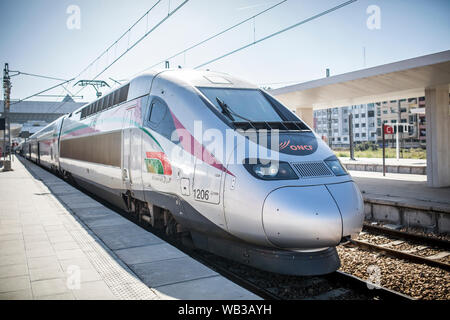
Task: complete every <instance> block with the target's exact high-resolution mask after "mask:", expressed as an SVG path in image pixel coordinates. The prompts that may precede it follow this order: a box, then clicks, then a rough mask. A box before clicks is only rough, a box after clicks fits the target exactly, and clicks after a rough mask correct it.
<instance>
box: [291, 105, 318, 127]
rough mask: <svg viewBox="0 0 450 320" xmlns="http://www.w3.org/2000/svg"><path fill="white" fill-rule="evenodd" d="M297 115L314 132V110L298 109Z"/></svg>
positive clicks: (296, 110)
mask: <svg viewBox="0 0 450 320" xmlns="http://www.w3.org/2000/svg"><path fill="white" fill-rule="evenodd" d="M295 114H296V115H298V116H299V117H300V119H302V120H303V121H304V122H306V124H307V125H308V126H310V127H311V129H313V130H314V113H313V108H312V107H311V108H297V109H295Z"/></svg>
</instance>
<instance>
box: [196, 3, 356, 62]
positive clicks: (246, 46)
mask: <svg viewBox="0 0 450 320" xmlns="http://www.w3.org/2000/svg"><path fill="white" fill-rule="evenodd" d="M356 1H358V0H350V1H347V2H344V3H341V4H340V5H337V6H335V7H333V8H330V9H328V10H325V11H322V12H321V13H319V14H316V15H314V16H312V17H309V18H307V19H304V20H302V21H300V22H298V23H296V24H293V25H291V26H289V27H287V28H284V29H282V30H279V31H277V32H274V33H271V34H269V35H268V36H265V37H263V38H261V39H259V40H256V41H253V42H251V43H248V44H246V45H244V46H242V47H239V48H237V49H235V50H232V51H230V52H227V53H225V54H223V55H221V56H219V57H217V58H214V59H212V60H209V61H207V62H204V63H202V64H200V65H198V66H196V67H195V68H194V69H199V68H201V67H204V66H206V65H208V64H211V63H213V62H216V61H218V60H221V59H223V58H225V57H228V56H230V55H232V54H234V53H236V52H239V51H241V50H244V49H246V48H248V47H251V46H253V45H256V44H257V43H260V42H263V41H265V40H268V39H270V38H273V37H275V36H277V35H279V34H281V33H284V32H286V31H289V30H291V29H293V28H296V27H298V26H300V25H302V24H305V23H307V22H310V21H312V20H315V19H317V18H320V17H322V16H324V15H326V14H329V13H331V12H333V11H336V10H338V9H340V8H343V7H345V6H348V5H350V4H352V3H354V2H356Z"/></svg>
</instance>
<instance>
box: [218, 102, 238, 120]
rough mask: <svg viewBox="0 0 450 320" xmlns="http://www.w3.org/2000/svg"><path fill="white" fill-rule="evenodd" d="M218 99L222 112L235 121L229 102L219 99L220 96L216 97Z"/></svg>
mask: <svg viewBox="0 0 450 320" xmlns="http://www.w3.org/2000/svg"><path fill="white" fill-rule="evenodd" d="M216 101H217V103H218V104H219V106H220V108H221V109H222V113H223V114H224V115H226V116H227V117H228V118H230V120H231V121H234V118H233V116H232V115H231V112H230V109H229V108H228V106H227V104H226V103H225V102H223V101H222V100H220V99H219V97H216Z"/></svg>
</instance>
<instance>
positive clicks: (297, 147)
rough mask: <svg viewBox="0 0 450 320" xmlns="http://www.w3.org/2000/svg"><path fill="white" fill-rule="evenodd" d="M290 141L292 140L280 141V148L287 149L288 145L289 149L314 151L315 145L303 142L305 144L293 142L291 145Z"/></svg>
mask: <svg viewBox="0 0 450 320" xmlns="http://www.w3.org/2000/svg"><path fill="white" fill-rule="evenodd" d="M290 143H291V140H288V141H283V142H281V143H280V150H283V149H285V148H286V147H288V146H289V149H291V150H292V151H297V150H301V151H304V150H308V151H312V149H313V146H312V145H310V144H303V145H302V144H297V145H294V144H292V145H290Z"/></svg>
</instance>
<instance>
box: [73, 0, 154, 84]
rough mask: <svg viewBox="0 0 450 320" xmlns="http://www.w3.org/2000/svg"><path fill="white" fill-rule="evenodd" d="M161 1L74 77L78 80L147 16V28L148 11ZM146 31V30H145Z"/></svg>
mask: <svg viewBox="0 0 450 320" xmlns="http://www.w3.org/2000/svg"><path fill="white" fill-rule="evenodd" d="M161 1H162V0H158V1H156V2H155V4H154V5H153V6H152V7H151V8H150V9H148V10H147V11H146V12H145V13H144V14H143V15H142V16H141V17H140V18H139V19H138V20H136V22H134V23H133V24H132V25H131V27H129V28H128V29H127V31H125V32H124V33H123V34H122V35H121V36H120V37H119V38H118V39H117V40H116V41H114V42H113V44H111V45H110V46H109V47H108V48H106V49H105V50H104V51H103V52H102V53H101V54H100V55H99V56H98V57H97V58H95V59H94V60H93V61H92V62H91V63H90V64H88V66H87V67H86V68H84V69H83V70H81V72H80V73H79V74H78V75H77V76H76V77H75V78H78V77H79V76H80V75H81V74H83V72H85V71H86V70H87V69H89V68H90V67H91V66H92V65H93V64H94V63H95V62H97V61H98V60H99V59H101V57H103V56H104V55H105V54H106V53H107V52H108V51H109V50H110V49H111V48H112V47H114V46H115V45H116V44H117V43H118V42H119V41H120V40H122V38H123V37H125V35H126V34H127V33H129V32H130V31H131V29H133V28H134V27H135V26H136V25H137V24H138V23H139V22H140V21H141V20H142V19H144V17H145V16H147V28H148V14H149V13H150V11H152V10H153V8H155V7H156V6H157V5H158V4H159V3H160V2H161ZM146 30H147V29H146Z"/></svg>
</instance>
